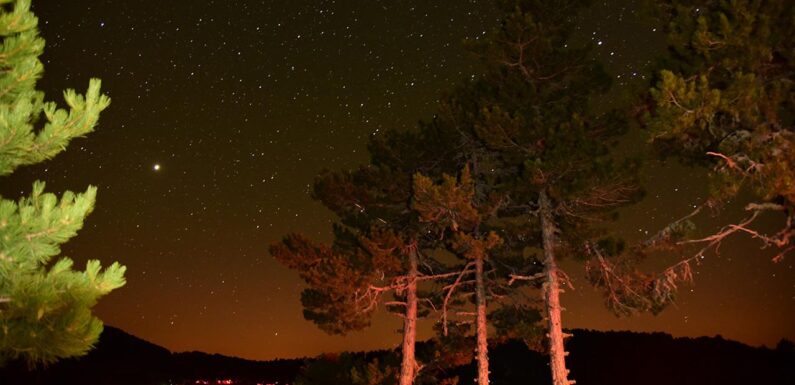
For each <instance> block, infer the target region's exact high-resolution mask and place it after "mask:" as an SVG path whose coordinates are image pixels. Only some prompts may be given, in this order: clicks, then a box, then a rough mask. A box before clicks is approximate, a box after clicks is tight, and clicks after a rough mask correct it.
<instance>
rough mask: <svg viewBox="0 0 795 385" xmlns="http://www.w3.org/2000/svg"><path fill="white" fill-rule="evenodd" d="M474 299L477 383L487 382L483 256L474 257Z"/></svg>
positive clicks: (485, 383)
mask: <svg viewBox="0 0 795 385" xmlns="http://www.w3.org/2000/svg"><path fill="white" fill-rule="evenodd" d="M475 284H476V288H475V299H476V306H477V313H476V322H477V329H476V334H477V353H478V356H477V358H478V385H488V384H489V344H488V334H487V333H488V329H487V327H486V289H485V287H484V286H483V258H477V259H475Z"/></svg>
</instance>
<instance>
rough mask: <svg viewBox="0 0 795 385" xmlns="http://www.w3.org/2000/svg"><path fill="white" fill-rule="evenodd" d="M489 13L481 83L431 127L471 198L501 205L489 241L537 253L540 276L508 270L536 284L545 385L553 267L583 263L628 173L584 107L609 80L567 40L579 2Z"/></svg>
mask: <svg viewBox="0 0 795 385" xmlns="http://www.w3.org/2000/svg"><path fill="white" fill-rule="evenodd" d="M499 4H500V6H501V8H502V9H503V10H504V11H505V13H506V17H505V18H504V19H503V21H502V23H501V26H500V28H498V29H497V30H496V31H494V32H493V33H492V34H491V35H489V36H487V37H486V38H485V39H483V40H482V41H481V42H479V43H477V44H475V45H474V50H475V52H476V53H478V54H479V55H480V57H481V58H482V59H483V63H484V66H485V71H484V72H485V73H484V75H483V76H482V77H480V78H479V79H477V80H475V81H473V82H471V83H469V84H467V85H465V86H463V87H462V88H461V89H459V90H458V91H456V92H455V93H453V94H452V95H451V96H450V97H448V98H446V99H445V103H444V105H443V108H442V111H441V112H440V113H439V115H438V116H437V118H436V124H438V125H442V126H447V127H450V130H451V131H455V132H458V133H460V135H461V136H462V138H463V139H461V142H463V143H465V144H466V148H465V151H468V152H469V155H468V156H467V158H468V160H469V161H470V162H472V163H473V164H475V165H476V166H477V167H475V169H474V170H473V179H475V180H479V181H482V182H481V183H480V186H481V187H480V188H482V189H484V190H485V192H484V193H483V195H484V196H489V195H495V196H500V197H502V198H501V199H500V200H501V203H500V206H499V207H498V208H497V210H496V216H497V217H499V218H500V221H501V224H497V225H496V230H495V232H496V234H497V235H499V236H500V237H501V238H502V239H504V240H505V242H507V243H509V244H523V245H524V247H525V248H526V249H529V250H530V251H531V252H532V251H536V250H537V251H538V252H539V253H540V255H539V256H538V260H537V261H536V262H537V263H536V264H534V266H539V265H540V266H543V271H542V272H541V273H540V274H539V273H533V274H529V275H528V274H523V273H526V272H528V271H529V272H531V273H532V271H533V270H531V269H527V266H525V270H524V271H521V270H520V269H521V268H522V266H517V267H516V268H517V271H516V272H515V273H514V274H513V275H512V279H513V280H526V281H529V282H533V283H537V284H540V285H541V289H542V292H543V299H544V303H545V305H544V306H545V312H544V313H545V315H546V319H547V328H548V335H549V338H548V348H549V353H550V367H551V370H552V378H553V381H554V384H555V385H567V384H570V383H572V381H571V380H569V378H568V370H567V368H566V364H565V355H566V352H565V350H564V343H563V341H564V337H565V336H566V335H565V333H564V332H563V329H562V319H561V303H560V293H562V292H563V288H562V286H563V285H566V284H568V279H567V278H566V274H565V273H564V272H563V271H562V270H561V269H560V268H559V266H558V261H559V260H560V258H561V257H563V256H565V255H572V256H582V257H585V256H586V254H587V251H588V249H587V248H586V245H588V244H591V243H594V242H600V241H602V240H603V237H604V231H603V226H602V224H604V222H605V221H607V220H609V219H610V217H611V216H612V215H613V214H614V211H615V209H617V208H618V207H621V206H623V205H625V204H629V203H631V202H633V201H634V200H636V199H637V197H638V193H639V189H638V187H637V181H636V168H637V167H636V165H635V162H631V161H618V160H617V159H616V156H615V155H614V154H611V152H610V150H611V147H612V146H613V145H614V144H615V143H616V141H617V139H618V138H619V137H620V135H621V134H622V133H623V132H624V131H625V128H626V124H625V122H624V119H623V118H622V116H621V115H619V114H618V113H616V112H614V111H610V112H600V111H598V110H596V109H595V108H592V105H591V103H590V102H591V100H592V99H593V98H594V97H597V96H599V95H602V94H604V93H605V92H606V91H607V90H608V88H609V85H610V81H609V77H608V76H607V75H606V74H605V73H604V72H603V71H602V70H601V68H600V66H599V65H598V64H597V63H596V62H595V61H594V60H592V59H590V58H589V47H575V46H574V44H572V42H571V41H570V35H571V32H572V31H573V29H574V21H575V16H576V12H578V11H579V10H581V9H582V6H583V5H585V2H583V1H544V2H542V1H531V0H519V1H501V2H499ZM539 245H540V246H539ZM509 249H511V248H509Z"/></svg>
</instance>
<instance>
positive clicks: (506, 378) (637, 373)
mask: <svg viewBox="0 0 795 385" xmlns="http://www.w3.org/2000/svg"><path fill="white" fill-rule="evenodd" d="M573 334H574V337H573V338H571V339H570V340H568V342H567V346H566V347H567V350H568V351H570V352H571V355H570V356H569V358H570V360H569V362H570V364H569V367H570V368H571V371H572V375H573V376H576V377H575V378H577V384H578V385H638V384H643V385H658V384H659V385H673V384H676V385H690V384H693V385H696V384H698V385H709V384H715V385H718V384H720V385H751V384H765V385H792V384H795V348H794V347H793V344H792V343H791V342H789V341H786V340H783V341H782V342H781V343H780V344H779V346H778V347H776V348H775V349H768V348H754V347H750V346H748V345H744V344H742V343H739V342H736V341H730V340H726V339H723V338H721V337H720V336H717V337H699V338H673V337H671V336H670V335H668V334H665V333H651V334H649V333H633V332H612V331H611V332H600V331H592V330H574V331H573ZM433 347H434V344H432V343H429V342H424V343H421V344H418V351H419V352H420V353H423V354H425V353H429V352H430V351H431V350H432V349H433ZM397 353H398V352H397V351H387V350H383V351H375V352H364V353H342V354H327V355H323V356H321V357H320V358H318V359H293V360H276V361H269V362H263V361H249V360H244V359H241V358H233V357H226V356H222V355H218V354H206V353H198V352H191V353H171V352H169V351H168V350H167V349H165V348H162V347H160V346H157V345H155V344H152V343H149V342H146V341H144V340H141V339H139V338H136V337H134V336H131V335H129V334H127V333H125V332H123V331H121V330H119V329H116V328H113V327H105V331H104V332H103V333H102V336H101V338H100V342H99V344H98V345H97V349H95V350H93V351H92V352H91V353H89V354H88V355H87V356H85V357H83V358H82V359H69V360H64V361H62V362H59V363H56V364H54V365H52V366H50V367H49V368H47V369H46V370H40V371H35V372H26V371H25V370H24V366H21V365H18V366H11V367H8V368H5V369H2V370H0V384H3V385H22V384H24V385H37V384H39V385H73V384H91V385H116V384H118V385H128V384H129V385H132V384H135V385H160V384H164V383H165V384H167V383H171V384H189V383H190V384H193V383H195V381H196V380H199V379H205V380H216V379H232V380H234V381H235V382H234V384H238V385H248V384H252V385H253V384H256V383H275V382H276V381H278V383H279V384H293V383H294V381H295V380H296V378H297V377H298V375H299V373H300V372H301V371H302V370H303V371H304V373H305V375H304V379H303V383H304V384H312V385H326V384H328V385H348V384H358V383H359V382H360V380H358V379H357V378H356V375H355V374H352V373H355V372H357V371H358V372H360V373H361V372H364V371H366V369H367V367H368V366H375V367H377V368H379V370H380V371H382V372H386V373H391V374H392V375H394V374H396V370H397V368H399V362H400V360H399V357H398V354H397ZM489 354H490V357H489V360H490V362H491V367H490V370H491V374H492V379H491V380H492V382H493V383H495V384H527V385H532V384H549V383H550V381H551V379H550V371H549V367H548V364H549V360H548V358H547V357H546V356H544V355H542V354H540V353H538V352H534V351H530V350H528V349H527V348H526V347H525V345H524V344H522V343H520V342H516V341H510V342H507V343H504V344H500V345H498V346H493V347H491V348H490V351H489ZM476 372H477V369H476V366H475V364H474V363H471V364H469V365H465V366H461V367H458V368H455V369H452V370H449V371H447V372H446V373H445V376H450V375H458V377H459V383H458V385H473V384H474V379H475V378H476ZM359 377H360V378H361V377H362V376H359ZM421 377H422V379H421V380H419V379H418V380H419V383H421V384H428V385H430V384H433V383H434V382H430V381H432V380H433V378H432V376H428V377H424V376H421ZM211 383H212V382H211ZM364 383H366V382H364ZM379 384H384V385H386V384H392V382H388V381H386V382H379Z"/></svg>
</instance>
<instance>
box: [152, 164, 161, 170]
mask: <svg viewBox="0 0 795 385" xmlns="http://www.w3.org/2000/svg"><path fill="white" fill-rule="evenodd" d="M152 169H153V170H155V171H160V163H155V165H154V166H152Z"/></svg>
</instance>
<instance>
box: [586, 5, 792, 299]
mask: <svg viewBox="0 0 795 385" xmlns="http://www.w3.org/2000/svg"><path fill="white" fill-rule="evenodd" d="M657 6H658V10H659V11H660V16H661V18H662V21H663V25H664V26H665V32H666V33H667V38H668V51H669V52H668V53H669V55H668V57H666V58H664V59H663V60H662V61H661V63H660V67H659V68H658V72H657V74H656V76H655V78H654V79H653V80H652V84H651V88H650V89H649V91H648V93H647V94H646V95H644V97H643V100H642V101H641V102H640V104H641V105H642V106H643V107H644V108H642V109H641V110H644V113H643V114H642V116H641V122H642V123H643V125H644V126H645V128H646V129H647V130H648V135H649V141H650V142H651V144H652V145H653V146H654V147H655V149H656V150H657V151H658V153H659V155H661V156H662V157H675V158H677V159H679V160H680V161H683V162H684V163H686V164H690V165H693V166H700V167H707V168H709V170H710V173H709V179H708V181H706V183H708V184H709V196H708V197H707V199H706V202H705V203H704V204H703V205H701V206H699V207H696V209H695V210H694V211H693V212H691V213H690V214H688V215H686V216H685V217H683V218H682V219H679V220H677V221H675V222H672V223H670V224H669V225H667V226H666V227H665V228H663V229H662V230H660V231H659V232H658V233H657V234H655V235H654V236H653V237H651V238H650V239H647V240H645V241H643V242H641V243H640V244H637V245H633V246H632V247H629V248H626V249H623V248H619V249H615V248H614V247H613V246H614V245H615V244H612V245H611V244H606V243H604V242H603V243H601V244H595V245H592V246H593V250H594V251H595V252H597V253H598V252H599V251H601V255H599V256H598V257H597V260H596V261H595V263H593V264H592V265H590V266H589V267H590V269H589V277H590V278H591V281H592V282H593V283H595V284H596V285H597V286H598V287H601V288H603V289H605V292H606V296H605V297H606V300H607V303H608V305H609V306H610V307H611V308H612V309H613V310H614V311H615V312H617V313H619V314H632V313H636V312H641V311H649V312H652V313H658V312H660V311H662V310H663V309H665V308H666V307H667V306H668V305H670V304H671V303H673V302H674V301H675V300H676V293H677V291H678V288H679V286H680V285H681V284H682V283H688V282H691V281H692V280H693V266H692V265H694V264H697V263H700V262H701V259H703V258H704V257H705V256H706V255H707V254H708V253H713V252H714V253H719V246H720V244H721V242H722V241H723V240H724V239H726V237H728V236H731V235H733V234H734V233H737V232H747V233H750V234H751V235H752V237H753V238H755V239H756V240H758V241H760V242H761V243H762V246H763V248H768V249H771V250H775V252H776V254H775V256H774V257H773V261H781V260H782V259H784V258H785V256H787V255H791V254H792V251H793V250H795V245H793V242H792V239H793V237H795V126H794V124H795V108H794V107H795V96H794V95H795V93H793V73H795V72H794V70H795V45H793V42H794V41H795V7H792V6H791V5H790V4H787V2H781V1H762V0H732V1H711V0H669V1H665V2H660V3H658V4H657ZM742 192H748V193H750V194H743V193H742ZM749 197H751V198H750V199H752V200H748V198H749ZM730 201H733V202H736V203H742V204H744V205H745V211H746V214H747V215H746V216H745V218H743V219H741V220H740V221H738V222H736V223H730V224H727V225H725V226H724V227H723V228H721V229H720V230H718V231H717V232H715V233H712V234H706V235H704V234H703V233H702V234H701V235H700V236H696V235H695V234H697V231H698V229H696V227H695V222H694V221H693V219H694V218H697V215H699V214H701V213H703V212H705V211H708V210H704V209H705V208H709V209H712V210H709V211H712V212H720V210H715V209H716V208H721V206H723V205H725V204H726V203H728V202H730ZM762 215H767V216H768V217H770V218H772V219H774V220H773V221H771V222H775V220H780V222H779V223H781V224H782V226H780V227H779V228H777V229H776V230H775V231H774V232H772V233H766V231H763V230H761V228H762V226H759V223H758V221H757V220H758V219H759V218H761V217H762ZM770 218H767V219H770ZM654 253H657V254H663V255H665V254H675V255H683V254H684V255H685V258H684V259H681V260H680V261H678V262H677V263H675V264H674V265H671V266H670V267H668V268H666V269H664V270H662V271H661V272H658V273H654V274H647V273H643V272H640V271H638V270H637V261H638V260H642V259H644V258H646V257H647V256H649V255H652V254H654Z"/></svg>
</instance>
